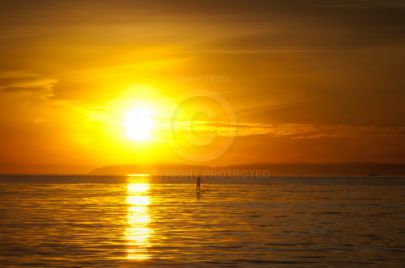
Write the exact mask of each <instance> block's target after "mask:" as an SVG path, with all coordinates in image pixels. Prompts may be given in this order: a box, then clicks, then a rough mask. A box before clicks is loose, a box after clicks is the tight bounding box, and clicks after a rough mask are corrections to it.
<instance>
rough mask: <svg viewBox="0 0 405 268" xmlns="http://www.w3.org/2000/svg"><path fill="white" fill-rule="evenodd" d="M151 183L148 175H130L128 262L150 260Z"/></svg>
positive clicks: (127, 230)
mask: <svg viewBox="0 0 405 268" xmlns="http://www.w3.org/2000/svg"><path fill="white" fill-rule="evenodd" d="M149 188H150V185H149V182H148V176H147V175H146V174H131V175H128V184H127V200H126V201H127V205H128V212H127V228H126V230H125V239H126V241H127V245H128V249H127V259H128V260H139V261H141V260H147V259H150V255H149V253H148V248H149V247H150V242H149V241H150V236H151V234H152V230H151V228H149V223H150V221H151V217H150V213H149V205H150V202H151V199H150V196H149Z"/></svg>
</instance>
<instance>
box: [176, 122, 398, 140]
mask: <svg viewBox="0 0 405 268" xmlns="http://www.w3.org/2000/svg"><path fill="white" fill-rule="evenodd" d="M174 127H176V128H177V129H180V130H181V131H192V132H194V133H196V134H200V135H217V136H224V137H228V136H256V135H267V136H271V137H290V138H292V139H317V138H343V137H352V136H404V135H405V127H384V126H374V125H368V126H355V125H336V124H335V125H333V124H330V125H328V124H324V125H321V124H287V123H286V124H263V123H250V122H244V123H228V122H211V121H194V122H181V123H179V124H176V125H175V126H174Z"/></svg>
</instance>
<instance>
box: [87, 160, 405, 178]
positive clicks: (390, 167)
mask: <svg viewBox="0 0 405 268" xmlns="http://www.w3.org/2000/svg"><path fill="white" fill-rule="evenodd" d="M226 170H234V171H236V170H241V171H243V170H250V171H253V170H258V171H269V172H270V173H271V175H272V176H323V175H325V176H345V175H348V176H368V175H369V174H373V176H378V175H380V176H405V164H401V163H369V162H364V163H254V164H244V165H229V166H220V167H212V166H202V165H186V164H160V165H153V166H152V165H150V166H143V165H111V166H104V167H100V168H96V169H94V170H92V171H91V172H90V174H91V175H127V174H135V173H149V172H154V173H159V172H162V173H163V174H171V173H170V172H173V174H176V171H178V172H186V171H193V172H194V173H195V174H198V173H201V174H203V173H204V172H206V171H226ZM165 172H166V173H165Z"/></svg>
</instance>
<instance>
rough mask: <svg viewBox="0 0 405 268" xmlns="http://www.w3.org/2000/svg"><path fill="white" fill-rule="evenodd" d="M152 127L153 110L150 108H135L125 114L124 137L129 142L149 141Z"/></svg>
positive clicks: (153, 124) (153, 123)
mask: <svg viewBox="0 0 405 268" xmlns="http://www.w3.org/2000/svg"><path fill="white" fill-rule="evenodd" d="M154 126H155V122H154V119H153V110H152V109H151V108H150V107H137V108H134V109H131V110H128V111H127V112H126V113H125V136H126V137H127V138H128V139H130V140H136V141H148V140H150V139H151V138H152V130H153V128H154Z"/></svg>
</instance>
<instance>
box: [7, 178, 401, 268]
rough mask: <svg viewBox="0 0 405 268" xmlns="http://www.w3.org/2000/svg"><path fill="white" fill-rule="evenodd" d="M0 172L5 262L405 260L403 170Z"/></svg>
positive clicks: (351, 262)
mask: <svg viewBox="0 0 405 268" xmlns="http://www.w3.org/2000/svg"><path fill="white" fill-rule="evenodd" d="M203 182H204V183H203V185H202V189H203V192H202V193H201V195H200V196H196V194H195V185H194V184H192V183H190V181H187V180H181V179H152V178H147V177H130V178H94V177H91V178H90V177H74V178H70V177H1V178H0V267H166V266H170V267H199V266H202V267H205V266H207V267H211V266H212V267H252V266H258V267H269V266H277V265H280V266H286V267H290V266H300V267H301V266H308V267H313V266H319V267H325V266H330V267H335V266H342V267H347V266H350V267H351V266H361V265H365V266H367V265H370V266H387V265H388V266H392V267H401V266H402V267H403V266H404V265H405V179H403V178H375V179H371V178H370V179H369V178H362V179H360V178H346V179H344V178H312V179H308V178H279V179H268V180H257V181H254V180H249V181H247V180H245V181H244V180H231V179H217V180H211V181H210V180H203Z"/></svg>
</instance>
